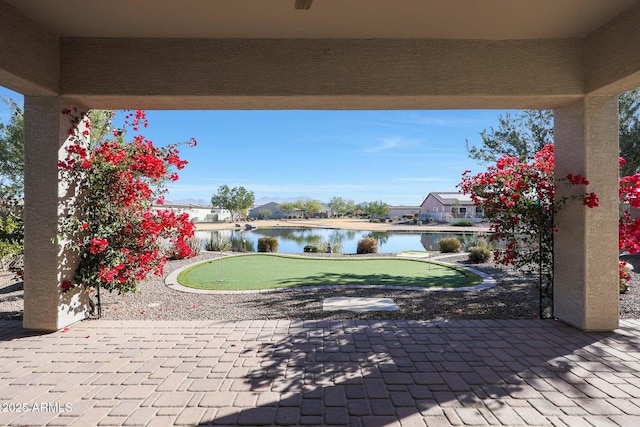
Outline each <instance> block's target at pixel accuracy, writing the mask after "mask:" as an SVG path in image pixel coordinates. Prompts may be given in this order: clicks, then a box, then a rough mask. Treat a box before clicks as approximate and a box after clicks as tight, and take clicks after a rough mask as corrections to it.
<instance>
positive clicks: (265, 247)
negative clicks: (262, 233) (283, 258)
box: [258, 237, 278, 252]
mask: <svg viewBox="0 0 640 427" xmlns="http://www.w3.org/2000/svg"><path fill="white" fill-rule="evenodd" d="M258 252H278V239H276V238H275V237H261V238H259V239H258Z"/></svg>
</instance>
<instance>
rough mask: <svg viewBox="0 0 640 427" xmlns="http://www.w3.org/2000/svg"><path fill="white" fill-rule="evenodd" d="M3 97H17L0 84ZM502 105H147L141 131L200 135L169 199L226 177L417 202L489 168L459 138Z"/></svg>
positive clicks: (205, 192) (161, 136) (318, 194)
mask: <svg viewBox="0 0 640 427" xmlns="http://www.w3.org/2000/svg"><path fill="white" fill-rule="evenodd" d="M0 97H10V98H13V99H14V100H16V102H18V103H19V104H21V103H22V96H20V95H19V94H16V93H15V92H11V91H9V90H7V89H4V88H1V87H0ZM0 104H1V105H0V120H2V121H3V122H5V121H6V120H7V118H8V112H7V109H6V106H5V105H4V103H0ZM504 112H505V111H502V110H501V111H498V110H446V111H437V110H436V111H429V110H421V111H415V110H412V111H147V117H148V120H149V127H148V128H147V129H143V130H142V131H141V133H142V134H143V135H144V136H145V137H147V138H148V139H151V140H152V141H153V142H154V143H155V144H156V145H166V144H170V143H175V142H180V141H187V140H188V139H189V138H191V137H194V138H196V140H197V141H198V145H197V147H195V148H188V147H187V146H185V147H184V148H183V149H181V154H182V157H183V158H184V159H186V160H188V161H189V164H188V165H187V167H186V168H185V169H184V170H183V171H181V174H180V180H179V181H177V182H176V183H172V185H171V186H170V187H169V194H168V196H167V200H168V201H175V200H185V199H195V200H202V201H205V202H208V201H209V200H210V199H211V196H212V195H213V194H214V193H215V192H216V190H217V188H218V187H219V186H221V185H223V184H226V185H229V186H230V187H235V186H243V187H245V188H246V189H248V190H250V191H253V192H254V194H255V196H256V199H257V200H263V199H266V198H268V199H274V200H284V199H291V200H295V199H297V198H299V197H309V198H314V199H318V200H320V201H322V202H328V201H329V200H330V199H331V197H333V196H340V197H343V198H345V199H353V200H355V201H356V203H360V202H370V201H374V200H382V201H383V202H386V203H388V204H390V205H419V204H420V203H421V202H422V201H423V199H424V198H425V197H426V196H427V194H428V193H429V192H430V191H456V190H457V189H456V184H458V183H459V182H460V176H461V174H462V172H464V171H465V170H466V169H471V170H473V171H474V172H476V171H481V170H484V169H485V168H484V167H483V166H482V165H480V164H478V163H477V162H476V161H474V160H471V159H469V157H468V156H467V151H466V145H465V141H466V140H469V142H470V143H471V144H480V143H481V138H480V135H479V134H480V132H481V131H482V130H484V129H486V128H489V127H490V126H494V127H495V126H496V125H497V121H498V120H497V119H498V116H499V115H500V114H504ZM120 117H121V115H120ZM118 122H119V123H121V120H120V121H118Z"/></svg>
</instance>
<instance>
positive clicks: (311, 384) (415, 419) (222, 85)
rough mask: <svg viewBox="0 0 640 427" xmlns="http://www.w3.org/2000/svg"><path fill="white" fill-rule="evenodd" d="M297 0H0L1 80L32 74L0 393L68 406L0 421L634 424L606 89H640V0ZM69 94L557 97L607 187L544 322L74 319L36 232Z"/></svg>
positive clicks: (361, 102) (458, 103)
mask: <svg viewBox="0 0 640 427" xmlns="http://www.w3.org/2000/svg"><path fill="white" fill-rule="evenodd" d="M296 3H297V2H295V1H294V0H274V1H270V2H254V1H249V0H240V1H238V0H235V1H225V0H187V1H183V2H174V1H171V0H137V1H135V2H131V1H126V0H110V1H108V2H99V3H98V2H92V3H90V4H87V2H84V1H80V0H0V85H2V86H5V87H7V88H9V89H12V90H14V91H17V92H20V93H22V94H24V95H25V106H24V107H25V232H26V236H25V279H24V288H25V292H24V294H25V295H24V304H25V305H24V320H23V323H22V325H20V324H19V323H16V322H6V323H2V324H1V327H2V329H1V330H2V331H3V332H2V337H3V341H4V342H3V344H2V347H1V349H0V354H1V355H2V357H3V360H7V361H8V362H7V363H5V364H3V366H2V369H1V370H0V375H1V377H0V378H1V379H0V381H1V385H0V394H1V395H2V397H3V402H13V403H26V404H29V405H32V404H34V403H37V402H45V403H47V402H59V403H61V404H62V405H64V404H65V403H71V404H72V407H73V410H72V411H70V412H64V406H63V407H62V411H45V412H42V411H41V412H38V413H36V412H33V410H31V411H30V412H29V413H18V412H15V411H13V412H7V413H5V412H3V413H0V423H4V424H10V423H13V424H17V425H25V424H27V425H33V424H38V425H42V424H48V425H68V424H73V423H75V425H96V424H101V425H114V424H116V425H119V424H132V425H139V424H148V425H153V424H157V425H167V424H173V423H175V424H186V425H197V424H209V423H213V422H215V423H218V424H227V425H237V424H240V425H258V424H282V425H289V424H323V423H324V424H342V425H380V426H381V425H403V426H405V425H429V426H431V425H461V424H467V425H483V424H499V425H522V424H527V425H579V424H578V423H583V424H584V423H587V422H590V423H592V424H593V423H594V422H595V423H596V424H595V425H610V424H611V423H613V424H614V425H615V424H617V425H634V426H635V425H637V423H638V417H639V416H640V410H639V409H638V406H637V405H636V404H635V402H637V399H638V398H640V391H639V386H638V383H637V376H636V373H637V371H638V367H639V365H638V355H639V354H640V351H639V348H638V327H639V326H638V324H637V323H636V322H635V321H624V322H620V320H619V315H618V276H617V260H618V237H617V222H618V193H617V179H618V138H617V134H618V114H617V96H618V95H619V94H620V93H621V92H623V91H626V90H629V89H631V88H634V87H638V86H640V50H638V48H637V47H638V46H639V45H640V25H638V24H639V23H640V1H638V0H613V1H606V2H604V1H601V0H530V1H529V0H527V1H521V2H517V3H516V2H512V1H509V0H491V1H487V2H477V1H475V0H456V1H448V2H441V1H436V0H428V1H420V0H398V1H394V2H388V1H385V0H353V1H349V2H344V1H340V0H317V1H315V2H313V3H312V4H311V7H310V8H309V9H306V10H301V9H296V8H295V7H294V5H295V4H296ZM307 3H311V2H307ZM73 107H77V108H78V109H80V110H87V109H91V108H105V109H128V108H139V109H180V110H190V109H337V110H342V109H460V108H467V109H469V108H492V109H494V108H495V109H507V108H509V109H524V108H550V109H554V110H555V114H556V116H555V144H556V170H557V173H558V174H559V176H564V175H566V173H567V172H569V171H571V172H573V173H580V174H583V175H586V176H587V177H588V178H589V180H590V182H591V184H590V185H589V191H593V192H595V193H597V194H598V196H599V197H600V207H599V208H597V209H590V210H587V209H586V208H584V207H583V206H578V205H570V206H568V207H567V208H566V209H564V210H563V211H562V212H561V215H560V216H559V218H558V222H559V224H560V232H559V233H558V234H557V236H556V249H555V288H554V289H555V296H554V301H555V315H556V317H557V319H558V320H559V321H553V320H549V321H464V322H433V321H429V320H428V319H425V320H424V321H415V322H413V321H412V322H408V321H407V322H376V323H369V322H358V321H355V322H339V323H332V322H326V323H325V322H311V323H301V322H297V321H295V320H293V321H264V320H257V321H255V322H221V323H218V322H188V323H182V322H170V323H162V322H107V321H91V322H82V323H78V322H79V321H81V320H83V319H85V317H86V313H87V302H86V301H85V300H84V299H83V298H82V295H80V294H76V295H71V294H69V293H67V294H63V293H62V291H61V287H60V285H61V282H62V280H63V279H64V276H65V275H67V274H68V273H69V271H73V269H74V260H73V258H72V257H69V254H65V253H63V252H62V251H61V249H60V247H59V246H58V245H56V244H51V239H52V238H54V237H55V236H56V233H57V220H58V217H59V216H60V215H62V214H63V211H62V210H61V206H63V205H64V204H67V205H71V206H73V198H72V197H71V198H69V197H68V196H66V195H65V194H66V190H67V188H69V187H68V185H69V183H64V182H60V179H59V178H58V169H57V161H58V158H59V156H60V155H61V154H60V153H61V148H62V147H64V145H65V144H66V143H67V142H68V141H67V138H68V122H67V119H66V117H65V116H64V115H63V114H62V110H63V109H66V108H73ZM562 190H563V191H566V190H564V189H562ZM563 195H564V194H563V193H562V192H560V194H559V196H560V197H561V196H563ZM42 332H51V333H50V334H42ZM283 387H284V388H285V389H283ZM375 399H378V400H375ZM374 400H375V402H377V403H379V405H371V404H370V403H368V402H370V401H374ZM3 409H4V407H3ZM31 409H32V407H31ZM319 412H320V413H321V415H319ZM318 417H321V418H318ZM593 420H595V421H593ZM606 423H608V424H606Z"/></svg>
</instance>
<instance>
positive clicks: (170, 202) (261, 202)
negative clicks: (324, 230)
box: [165, 196, 325, 206]
mask: <svg viewBox="0 0 640 427" xmlns="http://www.w3.org/2000/svg"><path fill="white" fill-rule="evenodd" d="M298 200H311V197H307V196H299V197H286V198H285V197H260V198H259V199H256V200H255V202H254V203H253V204H254V206H262V205H266V204H267V203H271V202H275V203H284V202H297V201H298ZM320 202H321V203H325V202H323V201H322V200H320ZM165 204H166V205H200V206H210V205H211V200H204V199H194V198H187V199H177V200H167V201H165Z"/></svg>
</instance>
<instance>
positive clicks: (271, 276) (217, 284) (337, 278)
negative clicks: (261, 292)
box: [178, 254, 482, 290]
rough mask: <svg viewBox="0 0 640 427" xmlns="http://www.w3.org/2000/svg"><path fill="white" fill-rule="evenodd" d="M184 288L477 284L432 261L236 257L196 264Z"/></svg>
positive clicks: (462, 273)
mask: <svg viewBox="0 0 640 427" xmlns="http://www.w3.org/2000/svg"><path fill="white" fill-rule="evenodd" d="M178 282H180V284H182V285H184V286H188V287H191V288H198V289H215V290H256V289H273V288H284V287H298V286H318V285H393V286H398V285H401V286H417V287H424V288H428V287H432V288H457V287H466V286H474V285H477V284H480V283H482V278H481V277H480V276H478V275H477V274H474V273H472V272H470V271H467V270H465V269H462V268H455V267H451V266H447V265H443V264H438V263H435V262H429V261H424V260H414V259H402V258H368V259H366V258H365V259H363V258H309V257H296V256H287V255H280V254H246V255H236V256H229V257H224V258H218V259H215V260H211V261H207V262H205V263H201V264H196V265H194V266H191V267H189V268H187V269H185V270H184V271H183V272H181V273H180V274H179V275H178Z"/></svg>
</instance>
